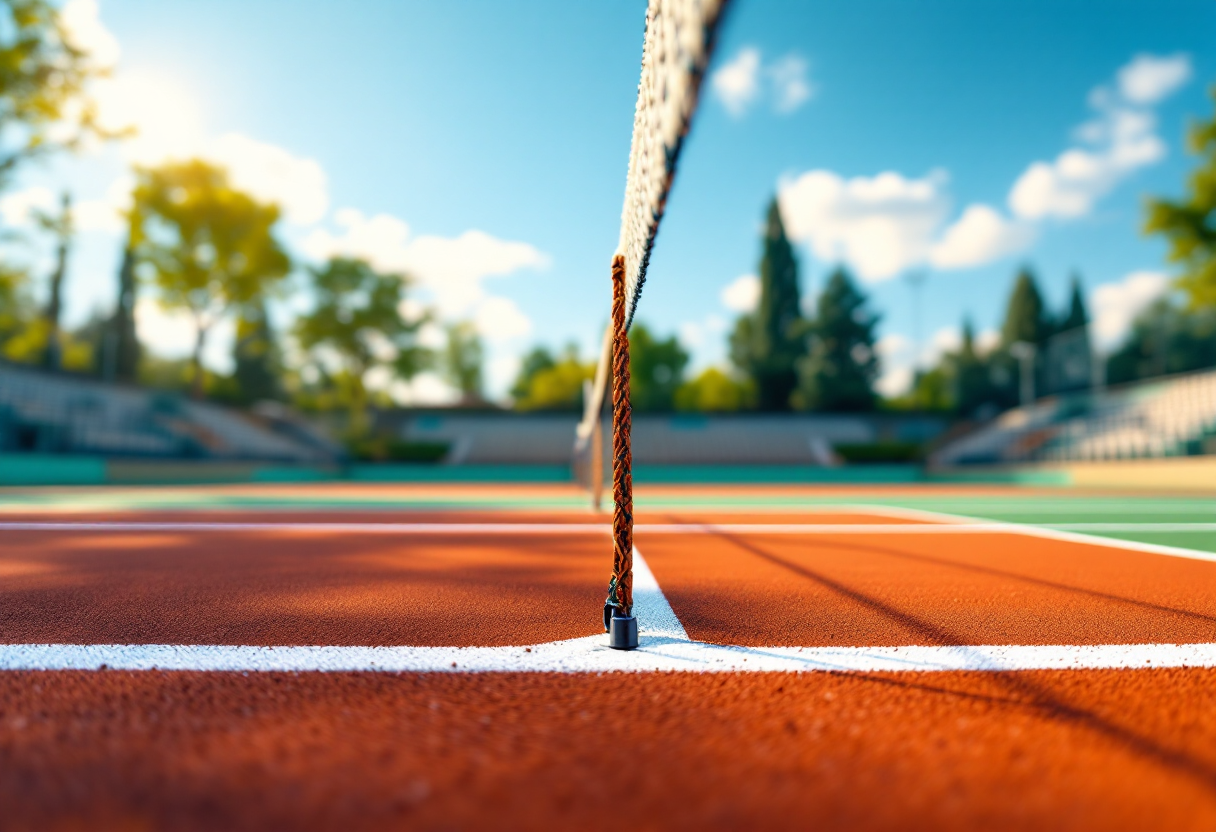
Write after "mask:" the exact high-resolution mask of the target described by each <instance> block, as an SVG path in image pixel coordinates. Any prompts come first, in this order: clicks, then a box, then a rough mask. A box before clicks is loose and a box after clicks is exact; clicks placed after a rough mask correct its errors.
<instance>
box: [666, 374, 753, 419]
mask: <svg viewBox="0 0 1216 832" xmlns="http://www.w3.org/2000/svg"><path fill="white" fill-rule="evenodd" d="M755 403H756V388H755V386H754V385H753V384H752V383H751V381H750V380H746V379H738V378H735V377H734V376H733V375H731V374H729V373H727V372H726V371H724V370H721V369H719V368H717V367H709V368H707V369H705V370H703V371H702V372H701V374H700V375H698V376H697V377H696V378H694V379H690V380H689V381H686V382H684V383H683V384H681V385H680V387H679V389H678V390H676V393H675V407H676V410H682V411H692V412H696V413H731V412H734V411H737V410H746V409H749V408H752V407H755Z"/></svg>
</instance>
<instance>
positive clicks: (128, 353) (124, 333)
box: [98, 211, 142, 382]
mask: <svg viewBox="0 0 1216 832" xmlns="http://www.w3.org/2000/svg"><path fill="white" fill-rule="evenodd" d="M141 229H142V221H141V220H140V218H139V215H138V214H137V213H136V212H135V211H131V212H129V214H128V216H127V239H126V241H125V242H124V243H123V250H122V261H121V265H120V266H119V267H118V297H117V298H116V299H115V301H114V312H113V313H112V314H111V315H110V318H109V320H107V321H106V325H105V327H104V329H103V330H102V335H101V343H100V344H99V345H98V354H99V355H100V356H101V366H100V367H99V368H98V370H99V371H100V373H101V376H102V378H104V379H107V380H110V381H125V382H134V381H136V380H137V378H138V375H139V361H140V345H139V336H138V335H137V333H136V331H135V302H136V290H137V283H136V276H135V251H136V248H137V247H138V246H139V243H140V240H141V239H142V237H141Z"/></svg>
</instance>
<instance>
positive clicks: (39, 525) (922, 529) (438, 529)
mask: <svg viewBox="0 0 1216 832" xmlns="http://www.w3.org/2000/svg"><path fill="white" fill-rule="evenodd" d="M901 511H904V510H903V509H901ZM907 511H919V510H918V509H909V510H907ZM934 514H936V512H934ZM948 516H949V515H940V516H939V517H940V518H942V519H937V520H936V521H935V522H921V523H638V524H635V525H634V527H633V528H634V531H635V532H642V533H645V534H721V533H727V534H797V535H813V534H819V535H869V534H994V533H997V534H1026V533H1028V532H1027V530H1028V529H1030V530H1033V529H1047V530H1056V531H1065V532H1067V531H1095V532H1099V531H1106V532H1206V531H1216V523H1045V524H1039V525H1034V526H1028V525H1023V524H1020V523H1010V522H1005V521H990V522H989V521H972V520H971V519H970V518H958V519H954V520H945V519H944V518H946V517H948ZM0 531H22V532H249V531H253V532H272V531H289V532H334V533H337V532H341V533H346V534H390V535H408V534H414V535H479V534H492V535H503V534H523V535H535V534H557V535H565V534H590V535H604V534H609V533H611V531H612V526H611V525H609V524H607V523H299V522H267V523H243V522H195V521H184V522H175V521H148V522H125V521H114V522H95V523H93V522H70V521H69V522H22V521H18V522H0ZM1093 539H1095V540H1097V539H1102V538H1093ZM1145 545H1151V544H1145ZM1167 548H1168V547H1167Z"/></svg>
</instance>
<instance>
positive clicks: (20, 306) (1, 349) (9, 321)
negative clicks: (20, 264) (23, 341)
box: [0, 263, 35, 360]
mask: <svg viewBox="0 0 1216 832" xmlns="http://www.w3.org/2000/svg"><path fill="white" fill-rule="evenodd" d="M29 283H30V281H29V275H27V274H26V273H25V272H24V271H22V270H21V269H18V268H15V267H13V266H9V265H7V264H4V263H0V354H2V355H3V356H4V357H5V358H7V359H9V360H13V359H14V355H13V344H12V342H13V341H15V340H16V339H18V338H19V337H20V335H21V333H22V332H23V331H25V330H26V329H27V328H28V326H29V323H30V321H31V319H32V318H33V317H34V314H35V313H34V301H33V299H32V298H31V297H30V291H29Z"/></svg>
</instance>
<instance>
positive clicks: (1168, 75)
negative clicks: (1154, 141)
mask: <svg viewBox="0 0 1216 832" xmlns="http://www.w3.org/2000/svg"><path fill="white" fill-rule="evenodd" d="M1118 79H1119V94H1120V95H1122V96H1123V98H1125V99H1126V100H1127V101H1129V102H1131V103H1132V104H1156V103H1157V102H1158V101H1161V100H1162V99H1163V98H1165V97H1167V96H1169V95H1170V94H1171V93H1173V92H1174V91H1175V90H1177V89H1178V88H1179V87H1181V86H1182V85H1183V84H1185V83H1186V82H1187V81H1189V80H1190V79H1191V57H1190V56H1189V55H1186V54H1181V53H1180V54H1177V55H1165V56H1161V57H1158V56H1157V55H1137V56H1136V57H1135V58H1133V59H1132V62H1131V63H1129V64H1127V65H1126V66H1124V67H1123V68H1122V69H1120V70H1119V76H1118Z"/></svg>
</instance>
